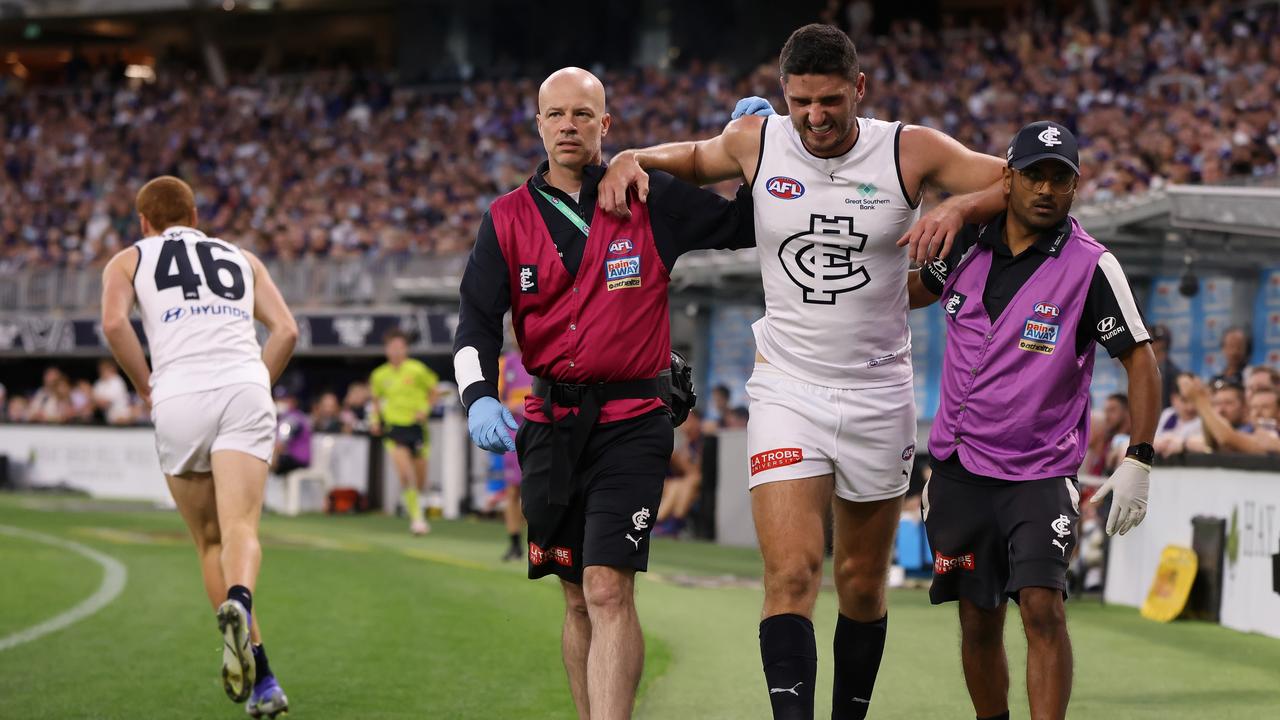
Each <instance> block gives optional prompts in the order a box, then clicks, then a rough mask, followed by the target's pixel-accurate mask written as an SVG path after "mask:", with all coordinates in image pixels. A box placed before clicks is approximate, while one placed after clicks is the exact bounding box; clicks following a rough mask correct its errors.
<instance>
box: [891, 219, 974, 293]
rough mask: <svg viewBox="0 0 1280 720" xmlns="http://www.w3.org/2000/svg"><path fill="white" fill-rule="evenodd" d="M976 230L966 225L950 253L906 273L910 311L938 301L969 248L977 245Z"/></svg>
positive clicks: (972, 226)
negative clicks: (949, 278)
mask: <svg viewBox="0 0 1280 720" xmlns="http://www.w3.org/2000/svg"><path fill="white" fill-rule="evenodd" d="M977 239H978V228H977V227H976V226H974V225H966V226H964V227H963V228H962V229H961V230H960V233H959V235H957V237H956V242H955V244H954V245H952V247H951V252H950V253H949V254H948V255H947V256H946V257H940V258H937V259H935V260H934V261H933V262H929V263H925V264H924V265H921V266H920V268H919V269H918V270H911V271H908V272H907V302H908V305H909V306H910V308H911V309H912V310H915V309H916V308H922V307H927V306H929V305H932V304H933V303H935V302H937V301H938V298H939V297H941V296H942V289H943V287H945V286H946V284H947V278H948V277H950V276H951V273H952V272H953V271H955V269H956V268H957V267H958V266H959V265H960V262H961V261H962V260H963V259H964V256H965V254H966V253H968V251H969V248H971V247H973V245H974V244H975V243H977V241H978V240H977Z"/></svg>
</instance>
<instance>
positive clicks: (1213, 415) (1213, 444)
mask: <svg viewBox="0 0 1280 720" xmlns="http://www.w3.org/2000/svg"><path fill="white" fill-rule="evenodd" d="M1178 390H1179V392H1181V393H1182V395H1184V396H1186V397H1187V398H1188V399H1190V400H1192V401H1193V402H1194V403H1195V405H1196V409H1197V410H1198V411H1199V413H1200V418H1201V421H1202V422H1203V423H1204V436H1203V437H1201V438H1191V439H1189V440H1188V441H1187V450H1188V451H1189V452H1236V453H1247V454H1250V455H1263V454H1266V453H1280V437H1277V435H1276V434H1275V433H1274V431H1273V429H1272V428H1274V418H1275V408H1274V401H1273V402H1271V403H1270V405H1268V404H1267V403H1266V402H1265V399H1264V402H1263V403H1260V404H1259V406H1258V410H1259V416H1260V417H1261V419H1262V420H1263V421H1264V423H1266V425H1265V427H1264V428H1263V429H1262V430H1261V431H1258V430H1257V429H1255V428H1254V426H1253V425H1251V424H1250V423H1248V422H1246V408H1245V403H1244V389H1243V388H1241V387H1240V386H1239V385H1232V384H1230V383H1226V382H1219V383H1215V386H1214V390H1213V394H1212V397H1210V394H1209V391H1208V390H1207V389H1206V388H1205V386H1204V383H1202V382H1200V380H1199V379H1198V378H1193V377H1183V378H1179V379H1178ZM1265 394H1266V393H1265V392H1264V393H1260V395H1265ZM1273 396H1274V394H1273Z"/></svg>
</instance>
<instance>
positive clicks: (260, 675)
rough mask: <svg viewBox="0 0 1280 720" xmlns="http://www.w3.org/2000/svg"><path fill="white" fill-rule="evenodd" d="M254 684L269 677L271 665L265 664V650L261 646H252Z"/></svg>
mask: <svg viewBox="0 0 1280 720" xmlns="http://www.w3.org/2000/svg"><path fill="white" fill-rule="evenodd" d="M253 664H254V666H255V668H256V670H255V671H254V684H255V685H256V684H258V683H260V682H262V681H263V680H266V679H267V678H269V677H271V665H270V664H269V663H268V662H267V648H266V647H264V646H262V645H254V646H253Z"/></svg>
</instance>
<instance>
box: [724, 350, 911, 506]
mask: <svg viewBox="0 0 1280 720" xmlns="http://www.w3.org/2000/svg"><path fill="white" fill-rule="evenodd" d="M747 397H748V398H749V399H750V401H751V407H750V415H749V419H748V421H747V452H748V453H749V455H750V457H749V466H750V473H751V481H750V487H752V488H754V487H756V486H757V485H761V484H763V483H770V482H778V481H780V480H795V479H798V478H808V477H817V476H820V475H828V474H830V475H834V476H835V493H836V495H838V496H839V497H841V498H844V499H845V500H851V501H854V502H871V501H874V500H885V499H888V498H893V497H897V496H899V495H902V494H904V493H906V491H907V485H908V482H909V481H910V479H911V463H912V459H913V458H914V456H915V449H916V404H915V389H914V383H913V381H911V380H908V381H907V382H905V383H902V384H900V385H893V386H890V387H879V388H861V389H852V390H842V389H838V388H829V387H823V386H820V385H810V384H808V383H805V382H802V381H800V380H797V379H795V378H794V377H792V376H790V375H788V374H786V373H785V372H783V371H782V370H779V369H778V368H776V367H774V366H773V365H770V364H768V363H761V362H757V363H756V365H755V370H754V371H753V372H752V374H751V379H750V380H749V381H747Z"/></svg>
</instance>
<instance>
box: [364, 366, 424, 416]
mask: <svg viewBox="0 0 1280 720" xmlns="http://www.w3.org/2000/svg"><path fill="white" fill-rule="evenodd" d="M438 382H440V377H439V376H438V375H436V374H435V372H433V371H432V370H431V368H429V367H427V366H426V365H424V364H422V363H421V362H419V361H417V360H414V359H413V358H408V359H406V360H405V361H404V362H402V363H400V367H399V368H394V367H392V366H391V363H383V364H382V365H379V366H378V367H377V369H375V370H374V371H373V374H372V375H370V376H369V385H370V390H371V391H372V392H373V396H374V397H375V398H377V400H378V407H379V409H380V410H381V413H380V414H381V416H382V422H383V424H385V425H419V424H421V423H419V421H418V416H419V414H421V415H424V416H425V415H429V414H430V413H431V391H432V390H433V389H434V388H435V386H436V383H438Z"/></svg>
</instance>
